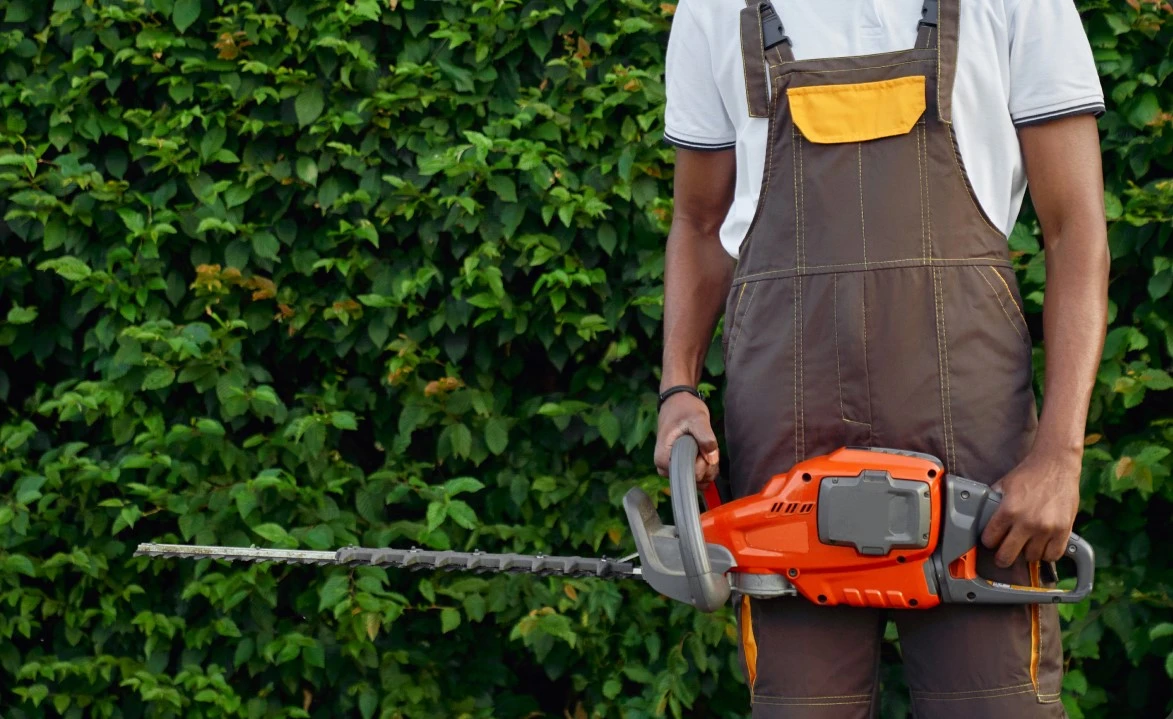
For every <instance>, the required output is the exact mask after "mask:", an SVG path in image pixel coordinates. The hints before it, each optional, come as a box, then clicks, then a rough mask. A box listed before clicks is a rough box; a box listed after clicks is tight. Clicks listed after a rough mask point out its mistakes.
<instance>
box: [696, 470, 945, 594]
mask: <svg viewBox="0 0 1173 719" xmlns="http://www.w3.org/2000/svg"><path fill="white" fill-rule="evenodd" d="M864 470H883V471H887V472H888V473H889V474H891V476H892V478H893V479H904V480H912V481H916V482H923V483H924V485H925V489H927V490H928V491H929V493H930V501H929V506H930V507H931V510H930V511H931V516H930V521H929V537H928V541H927V543H926V545H925V546H924V547H922V548H917V549H893V550H892V551H890V552H889V553H888V554H887V555H884V556H865V555H861V554H860V553H859V552H857V551H856V550H855V547H852V546H840V545H832V544H824V543H822V542H821V541H819V528H818V509H817V507H818V498H819V486H820V483H821V482H823V481H831V479H832V478H834V477H856V476H858V475H859V474H860V472H863V471H864ZM941 471H942V470H941V466H940V465H939V464H937V463H935V462H933V461H931V460H929V459H926V458H923V457H915V456H907V455H901V454H891V453H884V452H876V451H871V450H867V449H850V448H844V449H839V450H836V451H834V452H832V453H831V454H828V455H823V456H820V457H815V458H813V459H810V460H807V461H805V462H801V463H799V464H797V465H795V466H794V467H793V468H791V470H790V471H789V472H787V473H785V474H778V475H775V476H774V477H772V478H771V479H770V481H769V482H768V483H767V484H766V486H765V488H763V489H762V491H761V492H759V493H757V494H754V495H750V496H747V497H742V498H741V499H738V500H735V501H733V502H729V503H726V504H722V505H720V506H718V507H716V508H714V509H711V510H709V511H707V512H705V513H704V514H702V515H701V528H702V530H703V531H704V535H705V540H706V541H708V542H712V543H714V544H720V545H723V546H725V547H727V548H728V549H729V550H730V551H731V552H732V553H733V557H734V559H735V560H736V562H737V564H736V566H735V567H734V569H733V570H731V571H735V572H746V573H751V574H780V575H782V576H783V577H785V578H786V579H787V580H789V581H790V583H791V584H793V585H794V587H795V589H797V590H798V592H799V593H800V594H802V595H803V596H804V597H806V598H807V599H809V600H810V601H812V602H816V603H818V604H823V605H835V604H849V605H852V606H859V607H892V608H914V607H915V608H919V609H925V608H928V607H933V606H936V605H937V604H939V603H940V599H939V597H938V596H937V595H936V594H935V593H934V592H933V591H931V589H930V587H931V586H932V585H930V581H929V580H928V579H927V577H926V574H928V575H933V574H934V573H935V572H934V569H933V566H932V564H931V560H930V557H931V555H932V553H933V550H934V549H936V547H937V541H938V533H939V532H940V527H941V490H940V488H941V479H942V478H941ZM876 511H879V512H886V511H888V508H887V507H886V506H877V507H876Z"/></svg>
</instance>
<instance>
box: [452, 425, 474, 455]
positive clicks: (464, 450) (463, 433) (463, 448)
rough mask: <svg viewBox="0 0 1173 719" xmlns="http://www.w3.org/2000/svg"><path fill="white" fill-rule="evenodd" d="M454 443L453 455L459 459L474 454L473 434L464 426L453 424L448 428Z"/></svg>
mask: <svg viewBox="0 0 1173 719" xmlns="http://www.w3.org/2000/svg"><path fill="white" fill-rule="evenodd" d="M448 429H449V430H450V432H451V434H450V440H451V442H452V453H453V454H455V455H456V456H457V457H467V456H468V455H469V454H470V453H471V452H472V432H470V431H469V429H468V427H466V426H465V425H463V424H453V425H450V426H449V427H448Z"/></svg>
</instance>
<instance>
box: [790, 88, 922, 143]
mask: <svg viewBox="0 0 1173 719" xmlns="http://www.w3.org/2000/svg"><path fill="white" fill-rule="evenodd" d="M786 96H787V98H788V99H789V100H790V113H791V115H792V116H793V117H794V124H795V125H797V126H798V129H799V130H801V131H802V136H803V137H805V138H806V139H808V140H810V141H811V142H818V143H833V142H864V141H866V140H876V139H879V138H881V137H892V136H893V135H903V134H905V133H907V132H909V131H911V130H912V128H913V127H914V126H915V125H916V121H917V120H919V119H920V117H921V115H923V114H924V112H925V77H924V75H914V76H912V77H901V78H897V79H895V80H880V81H878V82H861V83H855V84H851V85H811V86H808V87H791V88H788V89H787V90H786Z"/></svg>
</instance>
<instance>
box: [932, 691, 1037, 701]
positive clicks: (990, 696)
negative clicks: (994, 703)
mask: <svg viewBox="0 0 1173 719" xmlns="http://www.w3.org/2000/svg"><path fill="white" fill-rule="evenodd" d="M1032 693H1033V692H1032V691H1031V690H1030V689H1029V688H1028V689H1019V690H1017V691H1012V692H1009V691H1008V692H1002V693H999V694H980V695H974V696H968V697H925V696H920V695H918V694H913V698H915V699H920V700H921V701H926V702H967V701H973V700H974V699H994V698H996V697H1012V696H1015V695H1018V694H1032Z"/></svg>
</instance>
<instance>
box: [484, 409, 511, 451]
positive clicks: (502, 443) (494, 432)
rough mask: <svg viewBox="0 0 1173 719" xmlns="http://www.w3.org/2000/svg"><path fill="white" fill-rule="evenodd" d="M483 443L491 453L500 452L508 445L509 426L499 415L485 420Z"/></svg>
mask: <svg viewBox="0 0 1173 719" xmlns="http://www.w3.org/2000/svg"><path fill="white" fill-rule="evenodd" d="M485 444H486V445H487V446H488V448H489V451H490V452H492V453H493V454H501V453H502V452H504V451H505V448H506V447H507V446H508V445H509V426H508V425H507V424H506V423H505V420H504V419H502V418H500V417H490V418H489V421H488V422H485Z"/></svg>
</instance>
